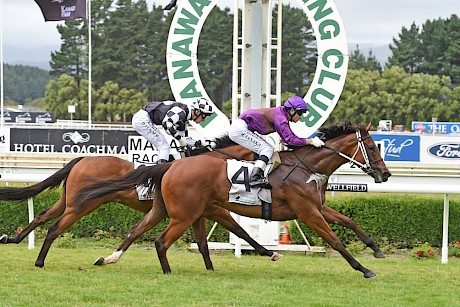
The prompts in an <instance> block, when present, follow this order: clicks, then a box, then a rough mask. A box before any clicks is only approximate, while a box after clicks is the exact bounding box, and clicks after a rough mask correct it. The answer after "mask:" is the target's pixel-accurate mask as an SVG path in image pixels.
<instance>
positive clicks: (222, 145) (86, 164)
mask: <svg viewBox="0 0 460 307" xmlns="http://www.w3.org/2000/svg"><path fill="white" fill-rule="evenodd" d="M213 142H214V143H215V146H214V148H212V150H213V151H211V152H209V150H208V149H206V148H201V149H197V150H192V151H191V155H198V154H207V155H214V156H216V157H218V158H222V159H227V158H234V159H235V158H241V159H243V160H253V159H254V157H253V153H252V151H250V150H248V149H246V148H244V147H242V146H240V145H237V144H235V143H234V142H233V141H231V140H230V138H228V136H227V135H226V136H224V137H221V138H217V139H215V140H214V141H213ZM133 169H134V164H133V163H131V162H128V161H126V160H124V159H120V158H117V157H113V156H97V157H79V158H75V159H73V160H72V161H70V162H69V163H68V164H67V165H66V166H65V167H63V168H62V169H60V170H59V171H57V172H56V173H55V174H53V175H51V176H50V177H49V178H47V179H45V180H44V181H42V182H39V183H37V184H34V185H31V186H28V187H22V188H15V187H3V188H0V200H14V201H23V200H27V199H28V198H31V197H34V196H36V195H38V194H39V193H41V192H43V191H44V190H46V189H55V188H57V187H59V186H60V185H61V184H63V189H62V194H61V198H60V199H59V200H58V201H57V202H56V203H55V204H53V205H52V206H50V207H49V208H47V209H45V210H43V211H41V212H39V213H38V214H37V216H36V217H35V218H34V219H33V221H32V222H30V223H29V224H28V225H27V226H26V227H24V228H23V229H22V230H21V231H20V232H19V233H17V234H15V235H14V236H13V237H9V236H8V235H6V234H4V235H2V236H0V243H3V244H18V243H20V242H22V240H24V238H26V237H27V235H29V233H31V232H32V231H33V230H34V229H35V228H37V227H39V226H41V225H43V224H45V223H47V222H48V221H50V220H52V219H56V218H59V217H60V218H59V220H58V221H57V222H56V223H54V224H53V225H52V226H51V227H50V229H49V231H48V234H47V236H46V240H45V242H44V243H43V245H42V249H41V258H40V257H39V258H37V262H36V263H35V265H36V266H38V267H43V266H44V261H45V258H46V255H47V253H48V251H49V249H50V247H51V244H52V243H53V241H54V240H55V239H56V238H57V237H59V236H60V235H61V234H62V233H63V232H64V231H65V230H66V229H67V228H68V227H70V226H71V225H73V224H74V223H75V222H76V221H78V220H79V219H81V218H82V217H83V216H85V215H88V214H89V213H91V212H93V211H94V210H96V209H97V208H99V207H100V206H101V205H103V204H105V203H110V202H119V203H121V204H124V205H126V206H127V207H130V208H132V209H134V210H137V211H140V212H142V213H144V214H146V213H147V212H149V211H150V209H151V208H152V201H150V200H139V198H138V196H137V193H136V191H135V189H134V188H132V189H129V190H125V191H116V192H114V193H112V194H110V195H106V196H104V197H103V198H99V199H94V200H93V201H91V202H89V203H86V204H79V203H75V201H74V195H75V194H76V193H78V191H79V190H80V189H82V188H83V187H85V186H87V185H89V184H90V183H92V182H93V181H96V180H100V179H109V178H116V177H120V176H123V175H125V174H127V173H128V172H129V171H131V170H133ZM89 178H91V180H88V179H89ZM163 208H164V207H161V206H160V208H158V209H157V211H160V209H161V210H162V211H161V214H160V213H157V214H158V216H157V220H155V221H151V228H153V227H155V226H156V225H157V224H158V223H159V222H160V221H161V220H163V219H164V218H166V217H167V213H166V211H165V210H163ZM211 209H213V210H211ZM211 209H208V210H209V212H206V215H205V216H207V217H208V218H210V219H212V220H214V221H217V222H218V223H219V224H221V225H222V226H223V227H225V228H227V229H228V230H229V231H232V232H233V233H235V235H237V236H239V237H240V238H242V239H244V240H245V241H247V242H248V243H249V244H250V245H251V246H252V247H253V248H254V250H255V251H256V252H257V253H259V254H260V255H266V256H270V257H274V258H273V260H276V258H277V257H280V255H279V254H275V253H273V252H271V251H268V250H266V249H265V248H264V247H263V246H261V245H259V244H258V243H257V242H256V241H254V240H253V239H252V238H251V237H250V236H249V235H248V234H247V233H246V232H245V231H244V229H242V228H241V227H239V225H238V224H237V223H236V222H235V221H234V220H233V218H232V216H231V215H230V214H228V212H226V211H225V210H222V209H221V208H219V207H217V206H215V207H214V208H211ZM322 213H323V216H324V218H325V219H326V220H327V221H328V222H329V223H335V224H339V225H342V226H344V227H347V228H350V229H352V230H353V231H354V232H355V233H356V234H357V235H358V237H359V238H360V239H361V240H362V241H363V242H364V243H365V244H366V246H367V247H369V248H371V249H372V250H373V255H374V257H376V258H385V255H384V253H383V252H382V251H381V250H380V248H379V247H378V245H377V244H376V243H375V242H374V240H373V239H372V238H371V237H370V236H369V235H367V234H366V233H365V232H364V230H362V229H361V228H360V227H359V226H358V225H357V224H356V222H355V221H353V220H352V219H350V218H349V217H346V216H344V215H342V214H341V213H339V212H337V211H335V210H334V209H332V208H330V207H328V206H327V205H326V204H324V205H323V208H322ZM162 217H163V218H162ZM192 230H193V233H194V236H195V240H196V241H197V245H198V249H199V251H200V252H201V254H202V255H203V260H204V262H205V265H206V268H207V269H212V262H211V260H210V257H209V251H208V249H207V241H206V219H204V218H203V219H198V221H197V222H196V223H195V224H194V225H192ZM126 249H127V248H126ZM126 249H125V250H123V252H120V249H118V250H117V251H116V252H114V253H113V254H112V255H110V256H109V257H99V258H98V259H97V260H96V261H95V262H94V264H95V265H104V264H112V263H117V262H118V261H119V260H120V258H121V256H122V254H123V253H124V252H125V251H126Z"/></svg>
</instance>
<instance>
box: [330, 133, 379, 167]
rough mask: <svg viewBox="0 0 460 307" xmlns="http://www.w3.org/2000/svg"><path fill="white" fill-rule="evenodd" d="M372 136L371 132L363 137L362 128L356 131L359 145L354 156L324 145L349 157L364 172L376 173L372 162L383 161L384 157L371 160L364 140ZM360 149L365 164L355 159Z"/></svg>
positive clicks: (340, 154)
mask: <svg viewBox="0 0 460 307" xmlns="http://www.w3.org/2000/svg"><path fill="white" fill-rule="evenodd" d="M370 137H371V135H370V134H368V135H366V136H364V137H362V136H361V131H360V130H357V131H356V139H357V140H358V146H357V147H356V150H355V153H354V154H353V156H352V157H349V156H347V155H346V154H344V153H342V152H340V151H338V150H337V149H334V148H331V147H329V146H326V145H325V146H324V147H325V148H327V149H329V150H331V151H333V152H335V153H336V154H338V155H339V156H341V157H343V158H345V159H347V160H348V161H349V162H350V163H351V164H353V165H356V166H357V167H359V168H360V169H361V170H362V171H363V172H364V173H366V174H372V173H375V171H374V170H373V169H372V164H374V163H377V162H380V161H383V159H382V158H380V159H377V160H374V161H369V156H368V154H367V151H366V146H365V145H364V140H365V139H367V138H370ZM359 150H361V154H362V155H363V158H364V163H365V164H362V163H360V162H358V161H356V160H355V157H356V155H357V154H358V151H359Z"/></svg>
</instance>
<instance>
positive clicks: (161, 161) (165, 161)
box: [157, 159, 169, 164]
mask: <svg viewBox="0 0 460 307" xmlns="http://www.w3.org/2000/svg"><path fill="white" fill-rule="evenodd" d="M168 162H169V161H168V160H165V159H160V160H158V162H157V164H165V163H168Z"/></svg>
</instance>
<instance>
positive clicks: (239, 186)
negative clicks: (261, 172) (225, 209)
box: [227, 160, 272, 206]
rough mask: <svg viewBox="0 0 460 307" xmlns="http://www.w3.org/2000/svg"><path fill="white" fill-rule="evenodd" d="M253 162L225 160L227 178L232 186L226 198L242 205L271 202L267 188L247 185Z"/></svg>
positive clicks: (266, 173) (266, 170)
mask: <svg viewBox="0 0 460 307" xmlns="http://www.w3.org/2000/svg"><path fill="white" fill-rule="evenodd" d="M253 168H254V163H252V162H248V161H237V160H227V178H228V180H229V181H230V182H231V184H232V186H231V187H230V191H229V192H228V200H229V201H230V202H232V203H237V204H242V205H253V206H254V205H255V206H261V205H262V201H264V202H266V203H271V202H272V197H271V192H270V190H269V189H263V188H253V187H251V186H250V185H249V177H250V175H251V172H252V169H253ZM269 170H270V167H266V168H265V176H268V173H269Z"/></svg>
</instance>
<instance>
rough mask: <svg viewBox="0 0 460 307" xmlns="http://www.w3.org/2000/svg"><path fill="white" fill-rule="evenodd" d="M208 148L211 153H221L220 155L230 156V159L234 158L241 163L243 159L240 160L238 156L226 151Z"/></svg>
mask: <svg viewBox="0 0 460 307" xmlns="http://www.w3.org/2000/svg"><path fill="white" fill-rule="evenodd" d="M206 148H207V149H208V150H209V151H217V152H219V153H221V154H223V155H226V156H229V157H230V158H232V159H235V160H238V161H241V159H240V158H238V157H237V156H235V155H232V154H231V153H228V152H226V151H224V150H221V149H218V148H212V147H211V146H209V145H208V146H206Z"/></svg>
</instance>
